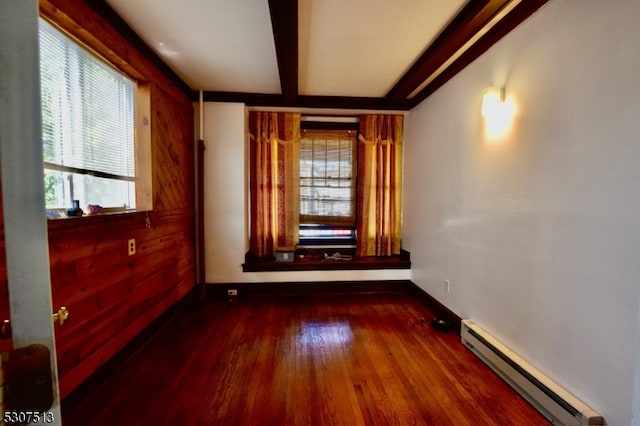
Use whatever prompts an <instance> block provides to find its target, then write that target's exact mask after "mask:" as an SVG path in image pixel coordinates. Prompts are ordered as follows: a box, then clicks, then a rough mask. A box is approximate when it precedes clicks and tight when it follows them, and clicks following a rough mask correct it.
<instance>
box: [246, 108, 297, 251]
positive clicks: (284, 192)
mask: <svg viewBox="0 0 640 426" xmlns="http://www.w3.org/2000/svg"><path fill="white" fill-rule="evenodd" d="M249 134H250V135H249V136H250V141H249V144H250V168H251V170H250V175H251V176H250V183H249V185H250V193H251V195H250V201H251V237H250V250H251V253H252V254H253V255H255V256H258V257H265V256H274V255H275V251H276V250H293V249H294V248H295V246H296V245H297V244H298V227H299V213H300V202H299V198H300V197H299V192H300V191H299V170H300V157H299V155H300V114H297V113H276V112H250V113H249Z"/></svg>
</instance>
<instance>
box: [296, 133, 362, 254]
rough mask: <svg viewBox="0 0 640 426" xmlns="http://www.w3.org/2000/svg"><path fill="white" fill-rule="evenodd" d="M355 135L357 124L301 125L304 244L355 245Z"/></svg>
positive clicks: (301, 189) (301, 225)
mask: <svg viewBox="0 0 640 426" xmlns="http://www.w3.org/2000/svg"><path fill="white" fill-rule="evenodd" d="M332 127H337V128H332ZM345 127H346V128H345ZM356 136H357V123H351V124H349V125H347V126H345V125H344V123H313V122H306V123H305V122H303V123H302V130H301V135H300V243H301V244H302V245H315V244H321V245H324V244H330V245H345V244H346V245H353V244H355V222H356V219H355V217H356V194H355V192H356V178H355V177H356V169H355V167H356Z"/></svg>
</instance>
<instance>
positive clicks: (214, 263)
mask: <svg viewBox="0 0 640 426" xmlns="http://www.w3.org/2000/svg"><path fill="white" fill-rule="evenodd" d="M196 111H198V108H196ZM203 117H204V118H203V122H204V141H205V158H204V161H205V175H204V181H205V200H204V204H205V223H204V226H205V271H206V273H205V276H206V282H207V283H210V284H215V283H219V284H224V283H248V282H298V281H299V282H312V281H359V280H408V279H410V276H411V271H410V270H408V269H402V270H374V271H304V272H302V271H293V272H242V263H243V262H244V255H245V253H246V252H247V250H248V240H249V233H248V230H247V229H248V217H247V214H248V212H247V211H248V209H247V203H248V185H249V184H248V179H245V170H246V168H245V164H248V147H247V145H246V140H245V126H246V120H245V117H246V115H245V107H244V104H231V103H215V102H207V103H205V105H204V112H203ZM196 118H197V119H198V120H197V121H199V117H196ZM196 135H199V123H196Z"/></svg>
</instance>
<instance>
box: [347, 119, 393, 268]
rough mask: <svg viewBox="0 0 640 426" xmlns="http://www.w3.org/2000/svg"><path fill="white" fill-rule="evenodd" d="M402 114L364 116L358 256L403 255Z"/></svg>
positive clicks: (361, 125) (361, 129)
mask: <svg viewBox="0 0 640 426" xmlns="http://www.w3.org/2000/svg"><path fill="white" fill-rule="evenodd" d="M402 124H403V123H402V116H401V115H365V116H361V117H360V136H359V141H358V184H357V185H358V186H357V203H358V217H357V224H356V226H357V248H356V254H357V255H358V256H390V255H395V254H400V237H401V234H402Z"/></svg>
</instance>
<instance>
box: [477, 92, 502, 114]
mask: <svg viewBox="0 0 640 426" xmlns="http://www.w3.org/2000/svg"><path fill="white" fill-rule="evenodd" d="M502 104H504V87H487V88H486V89H484V91H483V92H482V116H483V117H486V118H489V117H494V116H495V115H496V114H499V113H500V107H501V105H502Z"/></svg>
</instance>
